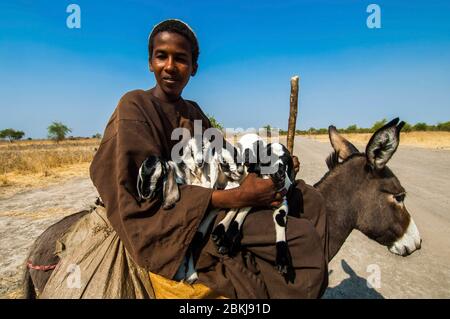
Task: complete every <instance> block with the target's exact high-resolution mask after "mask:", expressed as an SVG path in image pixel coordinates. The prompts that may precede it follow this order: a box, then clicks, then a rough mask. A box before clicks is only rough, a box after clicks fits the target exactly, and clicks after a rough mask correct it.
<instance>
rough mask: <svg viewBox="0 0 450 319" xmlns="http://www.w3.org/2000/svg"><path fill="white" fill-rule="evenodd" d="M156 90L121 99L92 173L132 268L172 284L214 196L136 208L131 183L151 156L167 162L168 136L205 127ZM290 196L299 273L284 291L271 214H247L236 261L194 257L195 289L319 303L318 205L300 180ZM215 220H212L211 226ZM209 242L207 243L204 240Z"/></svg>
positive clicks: (210, 253) (321, 215) (321, 238)
mask: <svg viewBox="0 0 450 319" xmlns="http://www.w3.org/2000/svg"><path fill="white" fill-rule="evenodd" d="M152 92H153V90H148V91H142V90H135V91H131V92H129V93H127V94H125V95H124V96H123V97H122V98H121V100H120V102H119V104H118V106H117V108H116V109H115V111H114V113H113V114H112V116H111V118H110V120H109V122H108V124H107V126H106V129H105V132H104V137H103V140H102V142H101V144H100V147H99V149H98V151H97V153H96V155H95V157H94V160H93V162H92V164H91V167H90V175H91V179H92V181H93V183H94V185H95V187H96V188H97V190H98V192H99V194H100V196H101V198H102V200H103V202H104V204H105V208H106V210H107V216H108V219H109V221H110V223H111V225H112V226H113V227H114V229H115V230H116V231H117V233H118V235H119V237H120V238H121V239H122V241H123V243H124V245H125V247H126V249H127V250H128V252H129V253H130V254H131V256H132V258H133V259H134V261H135V262H136V263H137V264H138V265H139V266H142V267H145V268H146V269H147V270H148V271H150V272H152V273H156V274H159V275H161V276H164V277H166V278H169V279H171V278H173V277H174V275H175V273H176V271H177V269H178V267H179V266H180V264H181V262H182V259H183V258H184V256H185V254H186V251H187V249H188V247H189V245H190V243H191V241H192V239H193V237H194V235H195V233H196V230H197V228H198V226H199V224H200V222H201V220H202V219H203V217H205V216H206V213H207V211H208V207H209V204H210V199H211V194H212V190H211V189H207V188H202V187H198V186H192V185H182V186H181V187H180V195H181V196H180V200H179V201H178V202H177V203H176V205H175V206H174V207H173V208H171V209H168V210H164V209H162V207H161V206H160V203H159V201H158V200H157V199H154V200H152V201H145V202H139V201H138V198H137V190H136V179H137V174H138V169H139V167H140V165H141V164H142V162H143V161H144V160H145V159H146V158H147V157H148V156H150V155H157V156H161V157H163V158H165V159H170V151H171V149H172V147H173V146H174V145H175V144H176V143H177V142H178V141H173V140H171V133H172V130H173V129H175V128H177V127H186V128H188V129H189V130H191V133H192V130H193V120H202V123H203V129H206V128H208V127H210V123H209V120H208V118H207V117H206V116H205V115H204V113H203V112H202V111H201V109H200V108H199V106H198V105H197V104H196V103H195V102H192V101H186V100H183V99H180V100H178V101H177V102H174V103H167V102H164V101H161V100H159V99H158V98H156V97H155V96H154V95H153V94H152ZM293 193H294V194H293V196H291V197H290V205H291V206H292V208H291V211H292V212H294V213H295V214H297V215H299V213H300V212H301V213H302V214H301V215H299V217H301V218H299V217H297V218H296V217H289V220H288V227H287V238H288V244H289V249H290V252H291V255H292V258H293V265H294V268H295V273H296V280H295V281H294V283H293V284H292V283H289V284H286V283H285V282H284V279H283V277H282V276H281V275H280V274H278V273H277V271H276V269H275V268H274V260H275V227H274V225H273V220H272V212H271V211H270V210H260V211H255V212H254V213H251V214H249V216H248V217H247V219H246V221H245V223H244V225H243V239H242V251H241V252H240V253H239V254H238V255H236V256H233V257H228V256H222V255H220V254H218V253H217V251H216V249H215V247H214V244H213V243H212V241H211V240H208V239H207V240H205V241H204V246H203V247H200V248H199V250H198V251H197V256H198V258H197V259H198V260H197V266H196V268H197V269H198V272H199V276H200V282H201V283H204V284H206V285H207V286H208V287H211V288H213V289H214V290H216V291H217V292H219V293H221V294H222V295H224V296H227V297H231V298H283V297H286V298H297V297H303V298H316V297H319V296H320V295H321V294H322V293H323V291H324V289H325V288H326V286H327V284H328V279H327V278H328V273H327V262H328V261H327V260H326V256H327V253H326V250H327V249H328V245H327V240H328V239H327V229H326V215H325V211H324V204H323V199H322V198H321V196H320V194H319V193H318V192H317V191H316V190H315V189H313V188H312V187H310V186H307V185H305V183H304V182H303V181H298V184H297V188H296V189H295V192H293ZM219 220H220V218H216V223H217V222H218V221H219ZM207 238H209V236H208V237H207Z"/></svg>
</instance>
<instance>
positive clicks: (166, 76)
mask: <svg viewBox="0 0 450 319" xmlns="http://www.w3.org/2000/svg"><path fill="white" fill-rule="evenodd" d="M150 71H152V72H153V73H154V74H155V78H156V82H157V85H156V88H155V95H156V97H158V98H159V99H161V100H164V101H175V100H177V99H179V98H180V96H181V92H183V89H184V87H185V86H186V84H187V83H188V82H189V78H190V77H191V75H194V74H195V72H196V71H197V65H193V63H192V51H191V44H190V43H189V41H188V40H187V39H186V38H185V37H184V36H182V35H180V34H178V33H174V32H168V31H163V32H160V33H158V34H156V36H155V38H154V40H153V51H152V57H151V60H150Z"/></svg>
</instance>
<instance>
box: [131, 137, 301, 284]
mask: <svg viewBox="0 0 450 319" xmlns="http://www.w3.org/2000/svg"><path fill="white" fill-rule="evenodd" d="M198 144H199V143H198V141H196V140H195V139H194V138H193V139H191V140H189V142H188V143H187V145H186V147H185V148H184V149H183V154H182V156H181V161H178V162H174V161H165V160H163V159H161V158H159V157H155V156H150V157H149V158H147V159H146V160H145V161H144V162H143V164H142V165H141V167H140V170H139V176H138V182H137V189H138V193H139V196H140V198H142V199H152V198H154V197H155V196H160V197H161V200H162V206H163V208H170V207H172V206H173V205H174V204H175V202H176V201H177V200H178V199H179V196H180V195H179V190H178V184H189V185H198V186H202V187H206V188H213V189H230V188H234V187H238V186H239V184H240V182H241V181H242V180H243V179H244V177H245V176H246V175H247V174H248V173H256V174H257V175H258V176H260V177H262V178H271V179H272V180H273V182H274V184H275V185H276V187H277V190H278V192H280V193H281V194H283V199H282V204H281V205H280V207H277V208H275V209H274V212H273V220H274V224H275V233H276V250H277V255H276V266H277V269H278V271H279V272H280V273H281V274H283V275H284V276H291V275H292V271H291V270H292V267H291V265H292V261H291V256H290V253H289V249H288V245H287V241H286V222H287V214H288V212H289V210H288V203H287V199H286V193H287V191H288V190H289V189H290V187H291V185H292V184H293V181H294V178H295V173H294V169H293V161H292V158H291V156H290V154H289V151H288V150H287V149H286V148H285V147H284V146H283V145H282V144H279V143H271V144H265V143H264V141H263V140H262V139H261V138H260V137H259V136H258V135H256V134H246V135H244V136H243V137H242V138H241V139H240V140H239V143H238V147H239V151H236V149H234V148H233V147H231V148H230V147H229V145H228V148H222V149H220V150H219V151H217V150H215V149H214V148H212V147H210V146H211V144H210V142H209V141H208V140H203V141H202V145H201V146H199V145H198ZM230 150H231V152H230ZM199 155H200V156H199ZM205 159H206V160H205ZM244 163H245V166H244V165H242V164H244ZM251 209H252V207H246V208H241V209H230V210H229V211H228V212H227V214H226V216H225V218H224V219H223V220H222V221H221V222H220V223H219V224H218V225H217V226H216V228H215V229H214V230H213V232H212V234H211V237H212V240H213V241H214V242H215V243H216V245H217V247H218V251H219V253H221V254H232V253H233V252H234V251H235V250H236V249H237V248H238V247H239V245H240V240H241V226H242V224H243V222H244V220H245V217H246V216H247V214H248V213H249V212H250V210H251ZM218 212H219V210H213V211H211V212H209V213H208V215H207V216H206V217H205V218H204V220H203V221H202V223H201V224H200V227H199V229H198V232H197V236H196V237H197V238H199V237H200V238H202V237H203V236H204V235H205V234H206V232H207V231H208V229H209V227H210V225H211V223H212V222H213V220H214V218H215V217H216V215H217V213H218ZM194 242H195V241H194ZM197 278H198V277H197V273H196V271H195V267H194V263H193V257H192V254H191V252H190V250H189V251H188V253H187V255H186V258H185V262H184V263H183V264H182V265H181V266H180V268H179V270H178V272H177V274H176V276H175V278H174V279H175V280H185V281H186V282H188V283H193V282H195V280H197Z"/></svg>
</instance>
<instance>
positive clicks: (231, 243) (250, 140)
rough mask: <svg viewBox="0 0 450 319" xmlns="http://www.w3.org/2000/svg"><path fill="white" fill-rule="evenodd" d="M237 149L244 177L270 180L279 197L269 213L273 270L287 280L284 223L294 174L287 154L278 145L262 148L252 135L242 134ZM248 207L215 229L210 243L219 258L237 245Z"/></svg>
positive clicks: (231, 213) (288, 263)
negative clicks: (253, 175) (273, 238)
mask: <svg viewBox="0 0 450 319" xmlns="http://www.w3.org/2000/svg"><path fill="white" fill-rule="evenodd" d="M238 148H239V151H240V154H241V156H242V159H243V161H244V163H245V166H246V173H245V175H247V174H248V173H256V174H257V175H258V176H259V177H262V178H264V179H268V178H271V179H272V181H273V182H274V184H275V186H276V189H277V191H278V192H279V193H281V194H282V195H283V199H282V204H281V205H280V206H279V207H277V208H275V209H274V211H273V220H274V224H275V234H276V251H277V254H276V260H275V263H276V266H277V269H278V271H279V272H280V273H281V274H282V275H284V276H289V275H290V274H291V270H292V261H291V255H290V253H289V249H288V245H287V241H286V223H287V215H288V212H289V208H288V203H287V198H286V194H287V192H288V191H289V189H290V187H291V185H293V183H294V180H295V171H294V165H293V160H292V157H291V155H290V153H289V151H288V150H287V149H286V147H284V145H282V144H280V143H270V144H265V142H264V141H263V140H262V139H261V138H260V137H259V136H258V135H256V134H246V135H244V136H243V137H242V138H241V139H240V140H239V142H238ZM251 208H252V207H246V208H241V209H232V210H230V211H229V212H228V213H227V215H226V216H225V218H224V219H223V220H222V221H221V222H220V223H219V224H218V225H217V226H216V227H215V229H214V230H213V232H212V234H211V238H212V240H213V241H214V242H215V243H216V245H217V246H218V250H219V252H220V253H222V254H227V253H231V252H233V251H234V250H235V249H236V248H237V247H238V246H239V244H240V239H241V227H242V224H243V222H244V219H245V217H246V216H247V214H248V213H249V212H250V210H251Z"/></svg>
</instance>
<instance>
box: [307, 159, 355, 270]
mask: <svg viewBox="0 0 450 319" xmlns="http://www.w3.org/2000/svg"><path fill="white" fill-rule="evenodd" d="M350 161H352V160H350ZM350 161H349V162H350ZM351 164H352V163H344V164H340V165H338V166H337V167H335V168H334V169H332V170H331V171H330V172H329V173H327V175H325V176H324V177H323V178H322V180H321V181H320V182H319V183H317V184H316V185H315V187H316V188H317V189H318V190H319V191H320V192H321V194H322V196H323V197H324V199H325V205H326V211H327V223H328V231H329V242H328V244H329V249H328V260H329V261H331V259H333V257H334V256H335V255H336V254H337V252H338V251H339V250H340V249H341V247H342V245H343V244H344V242H345V240H346V239H347V237H348V236H349V235H350V233H351V232H352V230H353V229H354V228H355V225H356V218H357V215H356V214H357V212H356V210H355V209H354V207H353V205H352V199H353V197H354V196H355V189H356V188H357V187H358V186H357V184H356V183H355V180H354V176H352V171H353V169H352V168H351V166H352V165H351Z"/></svg>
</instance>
